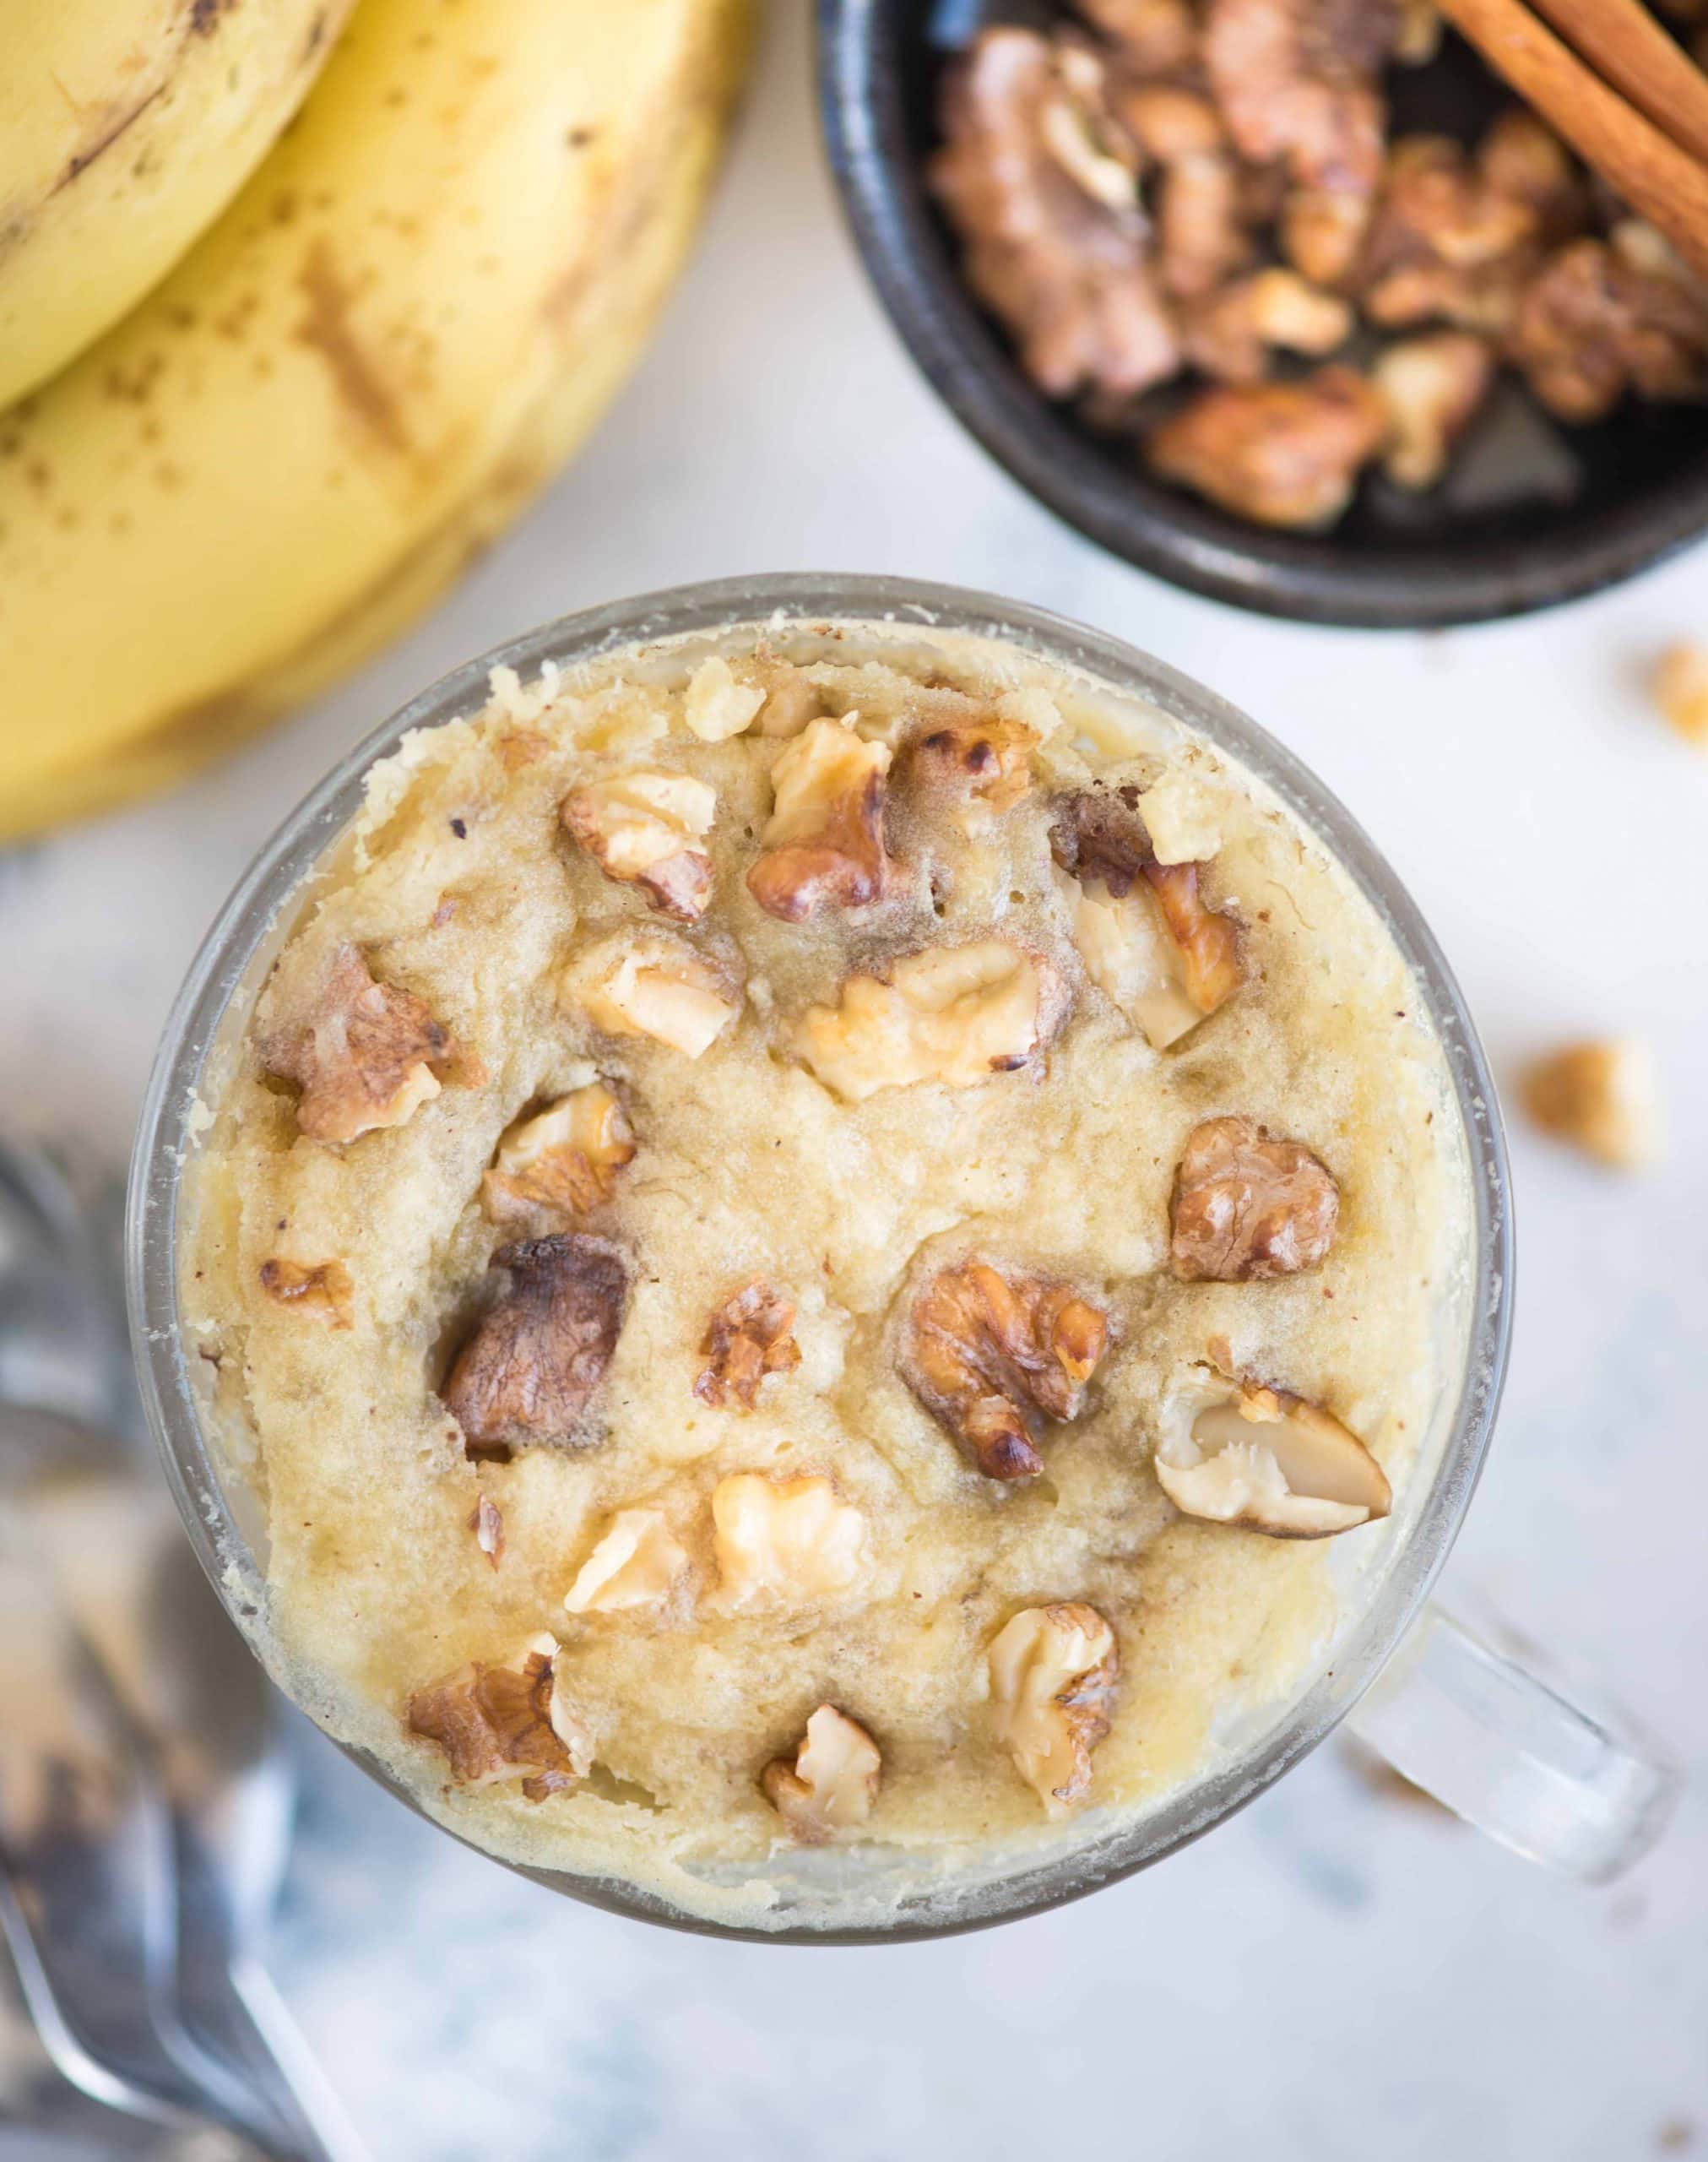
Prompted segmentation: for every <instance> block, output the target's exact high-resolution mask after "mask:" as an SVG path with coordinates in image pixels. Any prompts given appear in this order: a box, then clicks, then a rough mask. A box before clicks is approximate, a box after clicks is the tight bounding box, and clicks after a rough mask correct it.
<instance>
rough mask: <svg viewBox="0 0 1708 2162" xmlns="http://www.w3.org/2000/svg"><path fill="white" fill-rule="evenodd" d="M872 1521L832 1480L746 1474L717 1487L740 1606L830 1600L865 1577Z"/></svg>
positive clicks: (722, 1556) (731, 1592) (717, 1520)
mask: <svg viewBox="0 0 1708 2162" xmlns="http://www.w3.org/2000/svg"><path fill="white" fill-rule="evenodd" d="M864 1543H865V1518H864V1517H863V1516H862V1515H861V1513H860V1512H859V1510H858V1509H857V1508H855V1507H854V1504H853V1503H852V1502H844V1501H843V1499H842V1498H841V1497H840V1496H839V1495H838V1492H837V1491H836V1488H835V1487H834V1486H832V1484H831V1482H830V1480H828V1479H823V1478H820V1477H817V1476H816V1475H807V1476H805V1477H803V1478H800V1479H767V1478H766V1477H765V1476H764V1475H762V1473H760V1472H756V1471H740V1472H736V1473H735V1474H734V1475H732V1476H731V1477H729V1478H728V1479H720V1480H718V1484H717V1486H715V1487H713V1490H712V1545H713V1553H714V1555H715V1556H716V1557H717V1562H718V1575H719V1578H720V1579H721V1581H722V1585H723V1589H724V1595H725V1596H726V1598H727V1599H728V1600H729V1602H730V1603H731V1604H732V1605H735V1606H749V1605H754V1604H755V1603H756V1602H774V1601H777V1600H783V1601H785V1602H796V1601H800V1600H815V1599H827V1598H831V1597H832V1596H834V1595H835V1594H837V1593H838V1592H843V1591H846V1590H848V1589H849V1586H850V1585H851V1584H853V1583H856V1582H857V1581H858V1580H859V1574H860V1560H861V1548H862V1546H863V1545H864Z"/></svg>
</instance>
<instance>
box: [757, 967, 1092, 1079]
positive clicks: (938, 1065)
mask: <svg viewBox="0 0 1708 2162" xmlns="http://www.w3.org/2000/svg"><path fill="white" fill-rule="evenodd" d="M1066 1010H1067V992H1066V989H1065V986H1064V985H1063V984H1062V981H1061V979H1060V976H1059V975H1057V973H1056V971H1055V969H1054V968H1052V967H1051V965H1050V964H1049V962H1047V961H1045V960H1044V959H1042V958H1041V957H1040V956H1039V955H1038V954H1035V953H1028V952H1027V951H1026V950H1025V949H1024V948H1022V947H1019V946H1014V945H1011V944H1009V943H1008V942H1007V941H1006V940H1004V939H1000V938H984V939H976V940H974V941H973V942H971V943H969V944H967V945H963V946H929V947H926V948H924V950H923V951H922V952H919V953H905V954H903V955H902V957H901V958H900V959H897V960H896V961H892V963H891V964H890V965H889V968H888V970H887V972H886V973H885V974H884V975H865V974H857V975H851V976H849V977H848V978H847V979H846V981H844V982H843V986H842V995H841V997H840V999H839V1001H838V1003H837V1005H836V1006H834V1007H828V1006H812V1007H809V1008H807V1011H806V1013H805V1015H804V1016H803V1017H802V1019H801V1020H800V1023H799V1024H798V1025H797V1026H796V1029H795V1031H794V1046H795V1048H796V1050H797V1051H799V1052H800V1056H801V1057H802V1058H803V1059H805V1062H806V1064H807V1066H808V1067H810V1068H811V1071H812V1072H813V1073H815V1074H816V1076H817V1077H818V1078H819V1079H820V1080H821V1081H822V1082H823V1083H824V1084H825V1086H826V1087H827V1089H833V1090H834V1091H835V1092H836V1094H837V1095H839V1096H843V1097H846V1098H847V1099H848V1100H849V1102H851V1103H858V1102H859V1101H860V1100H862V1099H864V1098H865V1097H867V1096H870V1095H875V1094H876V1091H877V1090H878V1089H903V1088H907V1087H908V1086H910V1085H911V1084H914V1083H915V1082H919V1081H941V1082H942V1083H944V1084H946V1086H948V1087H949V1088H952V1089H969V1088H972V1087H973V1086H975V1085H976V1084H978V1083H979V1082H981V1081H988V1080H989V1079H990V1076H991V1075H992V1074H993V1073H1016V1072H1017V1071H1018V1070H1019V1069H1020V1068H1022V1067H1025V1066H1028V1065H1029V1064H1031V1063H1032V1062H1033V1058H1034V1057H1035V1056H1036V1054H1037V1053H1038V1051H1039V1050H1040V1049H1041V1048H1042V1046H1044V1044H1046V1043H1047V1042H1048V1041H1049V1039H1050V1037H1051V1036H1052V1035H1054V1034H1055V1030H1056V1029H1057V1028H1058V1027H1059V1026H1060V1023H1061V1020H1062V1019H1063V1017H1064V1016H1065V1013H1066Z"/></svg>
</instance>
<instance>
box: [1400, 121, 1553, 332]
mask: <svg viewBox="0 0 1708 2162" xmlns="http://www.w3.org/2000/svg"><path fill="white" fill-rule="evenodd" d="M1489 147H1490V150H1491V155H1492V160H1493V171H1492V172H1491V170H1490V168H1489V166H1487V165H1485V164H1484V163H1483V160H1481V159H1480V158H1479V159H1477V160H1472V158H1471V157H1470V156H1469V155H1467V152H1466V151H1465V150H1464V149H1462V148H1461V145H1460V144H1457V143H1456V142H1454V141H1453V140H1452V139H1451V138H1450V137H1448V136H1443V135H1407V136H1402V138H1401V139H1400V140H1399V141H1398V142H1396V143H1395V144H1393V146H1392V148H1391V149H1390V150H1389V153H1388V157H1387V163H1386V166H1385V173H1384V177H1383V184H1382V196H1381V202H1380V207H1379V209H1378V210H1377V214H1376V217H1375V223H1374V225H1372V227H1371V231H1370V235H1369V241H1368V242H1367V244H1366V246H1365V247H1364V253H1363V255H1362V258H1361V259H1360V261H1359V264H1358V288H1359V291H1360V294H1361V296H1362V300H1363V305H1364V311H1365V312H1366V313H1367V314H1368V315H1369V318H1370V319H1371V321H1372V322H1375V323H1382V324H1385V325H1389V326H1395V325H1400V324H1404V323H1421V322H1424V321H1427V320H1429V319H1430V318H1443V319H1445V321H1447V322H1450V323H1457V324H1459V325H1461V327H1463V328H1465V329H1472V330H1482V331H1485V332H1488V333H1489V334H1499V333H1501V332H1504V331H1505V329H1506V327H1507V325H1508V324H1509V323H1510V321H1511V319H1512V317H1513V315H1514V313H1515V312H1516V308H1517V306H1518V300H1519V296H1520V294H1521V291H1522V289H1523V285H1524V280H1526V278H1527V277H1528V276H1529V275H1530V274H1531V272H1532V269H1534V267H1535V263H1536V260H1537V247H1538V243H1539V241H1540V238H1541V236H1542V234H1543V230H1544V226H1545V223H1546V218H1547V206H1546V204H1544V203H1543V202H1539V201H1538V200H1536V199H1532V194H1531V193H1521V192H1518V191H1519V190H1520V189H1521V188H1526V189H1532V190H1533V189H1534V188H1535V187H1537V185H1539V176H1538V175H1537V173H1536V172H1534V171H1527V170H1526V171H1521V170H1520V168H1521V164H1522V163H1523V162H1524V155H1525V151H1526V145H1524V144H1521V143H1520V141H1519V139H1518V138H1517V136H1516V134H1512V133H1508V134H1506V135H1496V136H1494V137H1492V138H1491V139H1490V146H1489ZM1496 174H1498V175H1499V179H1497V178H1496V177H1494V175H1496Z"/></svg>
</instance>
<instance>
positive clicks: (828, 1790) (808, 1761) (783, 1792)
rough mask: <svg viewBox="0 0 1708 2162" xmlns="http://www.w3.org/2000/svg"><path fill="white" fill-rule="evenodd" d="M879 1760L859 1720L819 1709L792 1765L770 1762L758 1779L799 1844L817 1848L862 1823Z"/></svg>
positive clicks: (875, 1790)
mask: <svg viewBox="0 0 1708 2162" xmlns="http://www.w3.org/2000/svg"><path fill="white" fill-rule="evenodd" d="M882 1769H883V1757H882V1756H881V1754H880V1752H879V1750H878V1746H877V1744H876V1742H875V1741H873V1740H872V1738H871V1736H870V1735H869V1734H868V1733H867V1732H866V1730H865V1728H864V1727H863V1726H862V1725H860V1723H859V1720H858V1719H850V1718H849V1716H848V1714H847V1713H846V1712H839V1711H838V1709H837V1708H836V1706H835V1705H834V1704H821V1705H820V1706H819V1708H818V1709H817V1710H816V1712H815V1713H814V1714H812V1717H811V1719H808V1721H807V1723H806V1731H805V1734H804V1735H802V1736H801V1738H800V1747H799V1748H798V1749H797V1750H796V1751H795V1753H794V1762H793V1763H790V1761H789V1758H788V1757H773V1759H772V1761H771V1762H770V1763H768V1764H767V1766H766V1767H765V1769H764V1770H763V1771H762V1773H761V1774H759V1784H760V1785H761V1786H762V1788H763V1789H764V1790H765V1798H766V1800H767V1801H768V1802H769V1803H770V1804H771V1806H772V1807H773V1809H774V1810H775V1811H776V1812H777V1813H778V1816H779V1817H781V1818H782V1819H783V1821H784V1823H785V1824H786V1825H787V1826H788V1827H789V1830H790V1831H791V1832H792V1833H794V1837H795V1838H796V1839H799V1840H800V1842H801V1843H802V1844H803V1845H805V1846H811V1847H821V1846H823V1845H824V1844H826V1842H827V1841H828V1840H831V1839H834V1838H835V1837H836V1835H837V1833H838V1832H846V1831H849V1830H852V1829H853V1828H854V1827H855V1826H856V1825H859V1824H864V1823H865V1821H866V1819H867V1817H870V1815H871V1813H872V1804H873V1803H874V1802H875V1801H876V1800H877V1796H878V1779H879V1775H880V1774H881V1772H882Z"/></svg>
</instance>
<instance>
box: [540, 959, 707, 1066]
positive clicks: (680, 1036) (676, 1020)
mask: <svg viewBox="0 0 1708 2162" xmlns="http://www.w3.org/2000/svg"><path fill="white" fill-rule="evenodd" d="M559 997H560V999H561V1000H562V1001H566V1002H568V1003H569V1004H571V1005H574V1006H579V1007H580V1008H581V1009H582V1011H583V1013H585V1014H586V1015H587V1017H588V1020H590V1021H591V1022H592V1023H593V1024H594V1027H595V1028H596V1029H603V1030H604V1031H605V1034H606V1035H610V1036H651V1037H652V1038H653V1040H655V1041H656V1042H658V1043H661V1044H667V1045H668V1046H670V1049H671V1050H672V1051H680V1052H681V1053H682V1055H683V1056H684V1057H686V1058H698V1057H701V1056H702V1053H703V1052H705V1051H708V1050H709V1049H710V1048H711V1046H712V1045H713V1043H714V1042H715V1041H716V1040H717V1039H718V1036H720V1035H722V1034H723V1032H724V1029H726V1028H728V1027H729V1024H730V1022H732V1021H733V1020H734V1019H735V1016H736V1015H737V1014H738V1013H740V1010H741V998H740V992H739V991H736V990H735V989H734V987H733V986H731V984H730V982H729V979H728V977H727V976H726V975H724V971H723V970H721V969H719V968H718V966H717V965H716V964H714V963H713V962H712V961H710V960H708V959H707V958H706V956H705V955H704V954H702V953H697V952H696V951H695V949H694V948H693V947H691V946H690V945H688V944H687V943H686V941H685V940H683V939H680V938H673V937H670V936H669V935H668V934H667V933H665V932H643V934H642V935H641V936H640V937H637V938H627V939H614V940H607V941H606V942H605V943H604V944H602V945H600V946H599V947H596V948H594V950H593V952H592V953H588V954H584V955H583V956H581V957H580V958H579V959H577V960H575V961H573V962H572V963H571V964H570V966H569V967H568V968H567V970H565V971H564V975H563V979H562V981H561V986H560V989H559Z"/></svg>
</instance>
